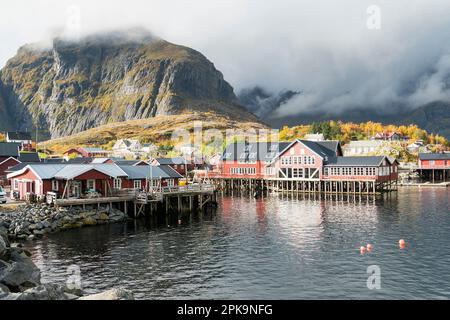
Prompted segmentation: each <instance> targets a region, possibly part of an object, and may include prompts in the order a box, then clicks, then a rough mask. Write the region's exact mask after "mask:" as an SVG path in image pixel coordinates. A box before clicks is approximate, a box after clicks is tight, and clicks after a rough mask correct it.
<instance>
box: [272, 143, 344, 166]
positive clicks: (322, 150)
mask: <svg viewBox="0 0 450 320" xmlns="http://www.w3.org/2000/svg"><path fill="white" fill-rule="evenodd" d="M296 142H300V143H302V144H303V145H304V146H306V147H307V148H309V149H311V150H312V151H313V152H314V153H316V154H317V155H319V156H320V157H322V158H323V159H325V160H327V159H329V158H335V157H336V156H337V153H336V152H337V150H338V149H340V148H341V144H340V143H339V142H338V141H309V140H299V139H298V140H295V141H293V142H291V143H289V145H288V146H286V148H284V149H283V150H282V151H281V153H280V154H278V155H277V157H276V158H278V157H279V156H280V155H282V154H284V153H285V152H286V151H287V150H288V149H289V148H290V147H291V146H292V145H294V144H295V143H296ZM276 158H274V159H273V160H275V159H276ZM273 160H272V161H273Z"/></svg>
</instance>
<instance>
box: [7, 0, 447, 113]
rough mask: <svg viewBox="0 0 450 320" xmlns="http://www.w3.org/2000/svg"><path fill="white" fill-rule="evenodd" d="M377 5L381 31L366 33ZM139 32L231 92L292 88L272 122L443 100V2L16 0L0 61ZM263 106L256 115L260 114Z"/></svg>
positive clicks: (12, 3)
mask: <svg viewBox="0 0 450 320" xmlns="http://www.w3.org/2000/svg"><path fill="white" fill-rule="evenodd" d="M371 5H376V6H378V7H379V8H380V10H381V11H380V13H381V15H380V17H381V24H380V26H381V29H379V30H370V29H368V28H367V19H368V18H369V15H368V14H367V8H368V7H370V6H371ZM74 7H75V9H76V8H78V9H79V12H80V16H79V30H78V31H76V32H75V36H77V32H79V34H80V35H85V34H89V33H92V32H98V31H102V30H112V29H120V28H129V27H134V26H142V27H145V28H146V29H149V30H151V31H152V32H153V33H154V34H155V35H158V36H160V37H161V38H164V39H167V40H169V41H171V42H174V43H178V44H182V45H186V46H189V47H192V48H194V49H197V50H199V51H200V52H202V53H203V54H205V55H206V56H207V57H208V58H209V59H210V60H211V61H213V62H214V64H215V65H216V67H217V68H218V69H219V70H221V71H222V72H223V73H224V76H225V79H227V80H228V81H229V82H230V83H231V84H232V85H233V86H234V87H235V89H236V92H239V91H241V90H242V89H244V88H250V87H254V86H256V85H258V86H261V87H263V88H265V89H266V90H267V91H268V92H275V93H277V92H283V91H286V90H293V91H300V92H302V94H301V95H296V96H295V97H294V98H293V99H291V100H289V101H288V102H287V103H285V104H283V105H282V106H281V107H280V108H279V109H278V110H277V111H276V114H277V115H278V116H287V115H295V114H297V113H299V112H302V111H309V110H316V111H317V110H327V111H328V112H329V111H333V112H341V111H343V110H346V109H349V108H352V107H361V108H381V109H383V108H384V109H385V111H386V112H392V110H391V107H387V106H392V105H395V104H407V105H409V106H411V107H412V108H414V107H417V106H419V105H422V104H424V103H427V102H430V101H434V100H445V99H447V100H448V99H449V95H448V91H449V90H448V87H449V85H448V84H449V76H448V75H449V74H450V72H449V65H450V62H449V60H450V59H449V54H450V48H449V42H448V30H450V18H449V17H450V2H449V1H448V0H434V1H432V2H431V1H423V0H409V1H408V0H398V1H391V0H376V1H372V0H370V1H366V0H348V1H345V2H343V1H339V2H338V1H334V2H331V1H326V0H277V1H275V0H272V1H259V0H216V1H210V0H193V1H185V0H171V1H165V0H150V1H148V0H128V1H125V2H124V1H121V0H109V1H108V0H99V1H91V0H42V1H29V0H16V1H8V2H7V3H4V4H2V13H3V16H4V19H1V20H0V34H1V39H2V46H1V47H0V65H4V64H5V63H6V60H7V59H8V58H10V57H11V56H13V55H14V53H15V52H16V50H17V48H18V47H19V46H21V45H23V44H24V43H30V42H37V41H41V40H43V39H50V38H51V37H53V36H54V35H55V34H61V33H64V34H66V35H69V36H74V35H73V33H74V30H76V29H73V28H72V29H71V27H70V26H72V27H73V26H76V25H77V20H76V19H75V20H74V12H75V13H76V10H75V11H74V10H73V8H74ZM263 111H264V112H266V111H267V110H262V112H263Z"/></svg>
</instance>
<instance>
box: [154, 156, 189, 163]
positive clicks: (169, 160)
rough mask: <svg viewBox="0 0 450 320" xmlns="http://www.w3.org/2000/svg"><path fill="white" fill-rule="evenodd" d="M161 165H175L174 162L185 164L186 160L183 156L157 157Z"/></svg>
mask: <svg viewBox="0 0 450 320" xmlns="http://www.w3.org/2000/svg"><path fill="white" fill-rule="evenodd" d="M155 160H156V161H157V162H158V163H159V164H160V165H174V164H185V162H186V160H185V159H184V158H183V157H175V158H156V159H155Z"/></svg>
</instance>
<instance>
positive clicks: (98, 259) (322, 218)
mask: <svg viewBox="0 0 450 320" xmlns="http://www.w3.org/2000/svg"><path fill="white" fill-rule="evenodd" d="M449 196H450V189H449V188H447V189H445V188H436V189H433V188H426V189H400V190H399V192H398V193H397V194H391V195H390V196H387V195H385V196H381V197H373V196H361V197H360V196H349V197H346V196H339V197H336V196H333V197H330V196H328V197H324V196H320V197H318V196H313V195H311V196H308V195H269V196H267V197H264V198H260V199H255V198H252V197H249V196H245V195H244V196H240V197H223V198H220V199H219V207H218V209H217V210H215V211H210V212H206V213H204V214H203V215H192V216H184V217H183V219H182V221H181V224H178V221H177V218H175V219H173V218H172V219H170V220H169V221H166V219H165V218H164V217H159V219H156V218H154V219H151V220H142V221H130V222H128V223H124V224H116V225H109V226H97V227H91V228H85V229H78V230H72V231H68V232H62V233H58V234H53V235H51V236H49V237H48V238H45V239H42V240H39V241H35V242H27V243H25V246H26V247H27V248H28V249H29V250H30V251H31V252H32V254H33V259H34V261H35V262H36V264H37V265H38V267H40V268H41V270H42V280H43V282H60V283H64V282H67V281H69V282H74V279H75V280H76V281H78V280H80V282H79V283H81V285H82V287H83V289H84V290H85V291H87V292H88V293H96V292H99V291H102V290H105V289H109V288H111V287H124V288H127V289H130V290H131V291H133V292H134V294H135V297H136V298H138V299H448V298H449V297H450V210H449ZM400 239H404V240H405V241H406V248H404V249H400V248H399V245H398V242H399V240H400ZM369 243H370V244H372V245H373V250H372V252H370V253H366V254H361V253H360V247H361V246H366V245H367V244H369ZM368 268H369V271H370V273H368ZM373 272H375V273H373ZM74 277H75V278H74ZM368 284H369V286H368ZM369 287H370V288H369ZM377 287H378V289H377Z"/></svg>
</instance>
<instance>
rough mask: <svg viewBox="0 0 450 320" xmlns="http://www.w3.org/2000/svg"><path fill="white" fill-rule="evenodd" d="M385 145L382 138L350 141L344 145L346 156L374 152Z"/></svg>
mask: <svg viewBox="0 0 450 320" xmlns="http://www.w3.org/2000/svg"><path fill="white" fill-rule="evenodd" d="M382 145H383V141H382V140H358V141H350V143H348V144H347V145H345V146H344V147H343V149H344V155H345V156H360V155H368V154H373V153H375V152H376V151H377V150H379V149H380V148H381V147H382Z"/></svg>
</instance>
